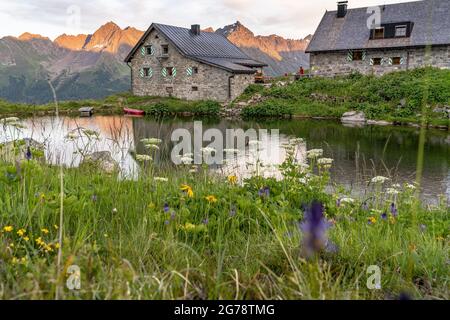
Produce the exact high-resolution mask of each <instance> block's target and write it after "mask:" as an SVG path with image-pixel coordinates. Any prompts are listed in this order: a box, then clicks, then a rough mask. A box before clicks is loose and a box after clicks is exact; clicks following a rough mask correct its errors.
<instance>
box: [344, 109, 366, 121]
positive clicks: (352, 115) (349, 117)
mask: <svg viewBox="0 0 450 320" xmlns="http://www.w3.org/2000/svg"><path fill="white" fill-rule="evenodd" d="M341 121H342V122H344V123H354V122H358V123H363V122H366V115H365V114H364V112H360V111H349V112H346V113H344V114H343V115H342V117H341Z"/></svg>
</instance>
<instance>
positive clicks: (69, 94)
mask: <svg viewBox="0 0 450 320" xmlns="http://www.w3.org/2000/svg"><path fill="white" fill-rule="evenodd" d="M203 31H204V32H217V33H220V34H223V35H224V36H225V37H227V38H228V39H229V40H230V41H231V42H233V43H234V44H236V45H237V46H238V47H240V48H241V49H242V50H243V51H244V52H246V53H247V54H248V55H249V56H250V57H252V58H253V59H256V60H259V61H262V62H265V63H266V64H268V67H267V68H265V73H266V74H267V75H271V76H275V75H282V74H285V73H289V72H295V71H296V70H297V69H298V68H299V66H300V65H303V66H304V67H307V66H308V64H309V59H308V56H307V55H306V54H305V52H304V51H305V49H306V47H307V45H308V43H309V41H310V39H311V36H308V37H306V38H305V39H301V40H291V39H284V38H282V37H280V36H277V35H270V36H255V35H254V34H253V32H251V31H250V30H249V29H248V28H246V27H245V26H244V25H242V24H241V23H240V22H236V23H234V24H231V25H228V26H225V27H223V28H220V29H218V30H216V31H214V30H213V29H212V28H207V29H205V30H203ZM143 33H144V32H143V31H141V30H138V29H136V28H133V27H127V28H125V29H121V28H120V27H119V26H118V25H116V24H115V23H114V22H108V23H106V24H105V25H103V26H101V27H100V28H99V29H98V30H97V31H95V32H94V33H93V34H89V35H87V34H79V35H67V34H63V35H60V36H59V37H57V38H56V39H55V40H54V41H52V40H50V39H49V38H47V37H44V36H41V35H38V34H32V33H24V34H22V35H21V36H19V37H17V38H16V37H12V36H7V37H4V38H1V39H0V98H2V99H6V100H8V101H13V102H26V103H36V104H39V103H46V102H49V101H51V99H52V93H51V90H50V87H49V84H48V81H51V83H52V85H53V86H54V87H55V90H56V93H57V96H58V98H59V99H60V100H77V99H88V98H103V97H106V96H108V95H111V94H113V93H117V92H123V91H127V90H129V89H130V70H129V68H128V66H127V65H126V64H125V63H124V62H123V60H124V58H125V56H126V55H127V54H128V52H129V51H130V50H131V49H132V48H133V46H134V45H135V44H136V43H137V42H138V40H139V39H140V38H141V36H142V35H143Z"/></svg>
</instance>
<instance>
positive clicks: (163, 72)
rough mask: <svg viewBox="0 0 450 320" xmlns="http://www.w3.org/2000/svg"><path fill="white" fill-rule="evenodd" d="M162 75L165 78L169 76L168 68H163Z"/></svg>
mask: <svg viewBox="0 0 450 320" xmlns="http://www.w3.org/2000/svg"><path fill="white" fill-rule="evenodd" d="M161 75H162V76H163V77H164V78H165V77H167V69H166V68H162V70H161Z"/></svg>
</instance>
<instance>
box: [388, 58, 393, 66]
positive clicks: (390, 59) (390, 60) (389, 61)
mask: <svg viewBox="0 0 450 320" xmlns="http://www.w3.org/2000/svg"><path fill="white" fill-rule="evenodd" d="M387 64H388V65H390V66H392V64H393V60H392V58H388V59H387Z"/></svg>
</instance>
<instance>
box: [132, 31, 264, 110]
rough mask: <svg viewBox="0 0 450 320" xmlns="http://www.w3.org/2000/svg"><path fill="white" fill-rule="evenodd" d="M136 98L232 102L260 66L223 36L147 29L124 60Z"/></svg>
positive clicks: (262, 64) (250, 80)
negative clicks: (152, 97) (129, 72)
mask: <svg viewBox="0 0 450 320" xmlns="http://www.w3.org/2000/svg"><path fill="white" fill-rule="evenodd" d="M125 62H126V63H127V64H128V66H129V67H130V68H131V90H132V92H133V94H135V95H137V96H166V97H169V96H173V97H177V98H182V99H188V100H207V99H209V100H216V101H219V102H226V101H230V100H233V99H235V98H236V97H237V96H239V95H240V94H241V93H242V92H243V91H244V90H245V88H247V86H248V85H249V84H251V83H254V82H255V77H254V74H255V73H256V72H257V71H262V68H263V67H264V66H266V65H265V64H264V63H261V62H258V61H255V60H253V59H251V58H250V57H248V56H247V55H246V54H245V53H243V52H242V51H241V50H240V49H239V48H238V47H236V46H235V45H234V44H232V43H231V42H230V41H229V40H228V39H227V38H225V37H224V36H223V35H220V34H217V33H214V32H206V31H202V30H201V29H200V26H199V25H192V26H191V28H190V29H188V28H180V27H175V26H169V25H164V24H157V23H153V24H152V25H151V26H150V27H149V28H148V30H147V31H146V32H145V34H144V35H143V36H142V38H141V39H140V40H139V42H138V43H137V44H136V46H135V47H134V48H133V49H132V50H131V52H130V53H129V54H128V56H127V57H126V59H125Z"/></svg>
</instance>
